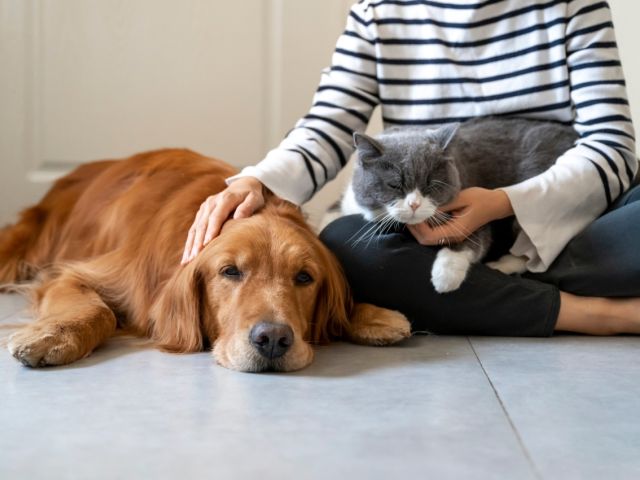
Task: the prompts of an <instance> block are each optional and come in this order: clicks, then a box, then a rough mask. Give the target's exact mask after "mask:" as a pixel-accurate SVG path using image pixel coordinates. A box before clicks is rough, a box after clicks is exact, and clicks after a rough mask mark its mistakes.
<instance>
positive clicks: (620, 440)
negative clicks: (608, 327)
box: [471, 335, 640, 479]
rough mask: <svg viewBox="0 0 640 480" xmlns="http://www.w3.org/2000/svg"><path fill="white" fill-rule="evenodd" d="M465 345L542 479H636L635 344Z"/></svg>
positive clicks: (578, 340) (639, 375)
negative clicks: (479, 364)
mask: <svg viewBox="0 0 640 480" xmlns="http://www.w3.org/2000/svg"><path fill="white" fill-rule="evenodd" d="M471 341H472V344H473V346H474V348H475V350H476V352H477V354H478V357H479V359H480V361H481V362H482V365H483V367H484V368H485V370H486V372H487V374H488V376H489V377H490V379H491V381H492V383H493V385H494V387H495V389H496V390H497V392H498V394H499V396H500V399H501V400H502V402H503V403H504V406H505V408H506V410H507V412H508V414H509V416H510V418H511V420H512V422H513V424H514V425H515V428H516V429H517V431H518V432H519V434H520V436H521V438H522V441H523V443H524V445H525V447H526V449H527V451H528V452H529V453H530V455H531V457H532V459H533V462H534V463H535V465H536V467H537V468H538V469H539V472H540V473H541V474H542V477H543V478H550V479H554V478H562V479H604V478H612V479H614V478H615V479H638V478H640V339H638V338H637V337H616V338H593V337H583V336H569V335H567V336H557V337H554V338H551V339H495V338H472V339H471Z"/></svg>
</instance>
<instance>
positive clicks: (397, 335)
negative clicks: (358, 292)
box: [348, 303, 411, 346]
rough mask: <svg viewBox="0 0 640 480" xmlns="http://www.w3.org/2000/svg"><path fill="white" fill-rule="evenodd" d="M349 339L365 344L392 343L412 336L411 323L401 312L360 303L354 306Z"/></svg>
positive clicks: (380, 344) (379, 344) (381, 344)
mask: <svg viewBox="0 0 640 480" xmlns="http://www.w3.org/2000/svg"><path fill="white" fill-rule="evenodd" d="M348 333H349V339H350V340H351V341H353V342H355V343H360V344H363V345H375V346H383V345H392V344H394V343H398V342H399V341H401V340H404V339H405V338H408V337H410V336H411V324H410V323H409V320H407V317H405V316H404V315H403V314H401V313H400V312H396V311H394V310H388V309H386V308H380V307H376V306H375V305H370V304H368V303H359V304H356V306H355V307H354V312H353V315H352V316H351V324H350V328H349V332H348Z"/></svg>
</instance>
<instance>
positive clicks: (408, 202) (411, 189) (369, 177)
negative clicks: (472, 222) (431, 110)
mask: <svg viewBox="0 0 640 480" xmlns="http://www.w3.org/2000/svg"><path fill="white" fill-rule="evenodd" d="M456 127H457V126H448V127H443V128H441V129H438V130H426V129H420V130H418V129H393V130H388V131H386V132H384V133H383V134H382V135H380V136H379V137H377V139H373V138H371V137H368V136H366V135H361V134H355V135H354V141H355V143H356V147H357V152H358V166H357V167H356V169H355V170H354V175H353V191H354V195H355V199H356V201H357V202H358V204H359V205H360V206H362V207H364V208H366V209H368V210H370V211H371V212H372V213H373V215H372V217H373V216H378V217H380V218H382V217H383V216H384V215H385V214H386V215H389V216H391V217H392V218H393V219H394V220H397V221H399V222H401V223H406V224H416V223H421V222H424V221H425V220H427V219H428V218H430V217H432V216H433V215H434V214H435V213H436V210H437V208H438V207H439V206H440V205H443V204H445V203H447V202H449V201H451V200H453V198H454V197H455V196H456V195H457V194H458V192H459V191H460V179H459V175H458V171H457V169H456V167H455V163H454V162H453V160H452V159H451V158H450V157H449V156H448V155H447V153H446V148H447V146H448V144H449V142H450V140H451V139H452V138H453V136H454V135H455V131H456Z"/></svg>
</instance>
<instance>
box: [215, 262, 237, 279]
mask: <svg viewBox="0 0 640 480" xmlns="http://www.w3.org/2000/svg"><path fill="white" fill-rule="evenodd" d="M220 273H221V274H222V275H223V276H225V277H227V278H230V279H231V280H240V278H241V277H242V272H241V271H240V270H238V267H236V266H235V265H227V266H226V267H224V268H223V269H222V270H220Z"/></svg>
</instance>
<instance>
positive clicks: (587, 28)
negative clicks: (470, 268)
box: [230, 0, 638, 271]
mask: <svg viewBox="0 0 640 480" xmlns="http://www.w3.org/2000/svg"><path fill="white" fill-rule="evenodd" d="M377 105H380V106H381V109H382V116H383V120H384V123H385V126H395V125H425V126H426V127H437V126H439V125H441V124H444V123H450V122H458V121H461V120H464V119H468V118H471V117H476V116H484V115H516V116H521V117H529V118H538V119H549V120H556V121H561V122H565V123H568V124H571V125H573V126H574V128H575V129H576V130H577V131H578V133H579V134H580V140H579V141H578V142H577V144H576V146H575V147H574V148H572V149H571V150H569V151H568V152H566V153H565V154H564V155H562V156H561V157H560V158H559V159H558V160H557V162H556V164H555V165H554V166H552V167H551V168H550V169H549V170H548V171H546V172H544V173H543V174H541V175H539V176H537V177H535V178H532V179H530V180H527V181H525V182H522V183H520V184H518V185H513V186H510V187H507V188H505V189H504V190H505V192H506V193H507V194H508V196H509V199H510V200H511V203H512V205H513V209H514V211H515V215H516V218H517V220H518V223H519V225H520V227H521V232H520V233H519V235H518V238H517V240H516V243H515V245H514V247H513V248H512V250H511V253H513V254H515V255H525V256H527V257H528V259H529V262H528V265H527V266H528V268H529V269H530V270H531V271H544V270H546V269H547V268H548V267H549V265H550V264H551V262H552V261H553V260H554V259H555V258H556V256H557V255H558V254H559V253H560V251H561V250H562V249H563V248H564V246H565V245H566V244H567V242H568V241H569V240H571V238H573V237H574V236H575V235H576V234H577V233H578V232H580V231H581V230H582V229H583V228H584V227H586V226H587V225H588V224H589V223H590V222H592V221H593V220H594V219H595V218H597V217H598V216H599V215H600V214H601V213H602V212H603V211H604V210H605V209H606V208H607V206H608V205H610V204H611V203H612V202H613V201H614V200H615V199H616V198H617V197H618V196H619V195H620V194H621V193H622V192H624V191H625V190H626V189H628V188H629V186H630V183H631V181H632V179H633V177H634V176H635V173H636V170H637V169H638V161H637V158H636V155H635V140H634V129H633V125H632V123H631V117H630V110H629V104H628V101H627V94H626V89H625V82H624V76H623V72H622V68H621V65H620V61H619V57H618V50H617V46H616V41H615V35H614V30H613V24H612V22H611V13H610V10H609V6H608V4H607V2H605V1H596V0H532V1H528V2H522V1H521V0H482V1H480V0H476V1H474V0H438V1H435V0H434V1H432V0H362V1H360V2H359V3H357V4H356V5H354V6H353V7H352V9H351V12H350V14H349V17H348V21H347V27H346V30H345V32H344V33H343V34H342V35H341V37H340V38H339V40H338V43H337V46H336V49H335V52H334V55H333V61H332V66H331V68H330V69H327V70H325V72H324V73H323V76H322V80H321V83H320V86H319V87H318V90H317V92H316V95H315V97H314V103H313V106H312V107H311V110H310V111H309V113H308V114H307V115H306V116H305V117H304V118H303V119H301V120H300V121H299V122H298V124H297V125H296V127H295V128H294V129H293V130H292V131H291V133H290V134H289V135H288V136H287V138H286V139H285V140H284V141H283V142H282V143H281V144H280V146H279V147H278V148H276V149H274V150H272V151H271V152H270V153H269V154H268V155H267V157H266V158H265V159H264V160H263V161H262V162H260V163H259V164H258V165H256V166H253V167H247V168H245V169H244V170H243V171H242V173H241V174H240V175H239V176H249V175H250V176H254V177H257V178H258V179H260V180H261V181H262V182H263V183H264V184H265V185H266V186H267V187H268V188H270V189H271V190H272V191H273V192H274V193H276V194H277V195H279V196H280V197H283V198H285V199H287V200H289V201H292V202H293V203H296V204H302V203H304V202H305V201H307V200H309V199H310V198H311V197H312V196H313V194H314V193H315V192H316V191H318V190H319V189H320V188H321V187H322V186H323V185H324V184H325V183H326V182H327V181H329V180H331V179H332V178H334V177H335V176H336V174H337V173H338V171H339V170H340V169H341V168H342V167H344V165H345V163H346V162H347V160H348V158H349V156H350V155H351V153H352V152H353V143H352V134H353V132H354V131H363V130H364V129H365V128H366V125H367V123H368V121H369V118H370V117H371V114H372V112H373V109H374V108H375V107H376V106H377ZM234 178H237V177H233V178H232V179H230V180H231V181H232V180H233V179H234Z"/></svg>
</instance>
